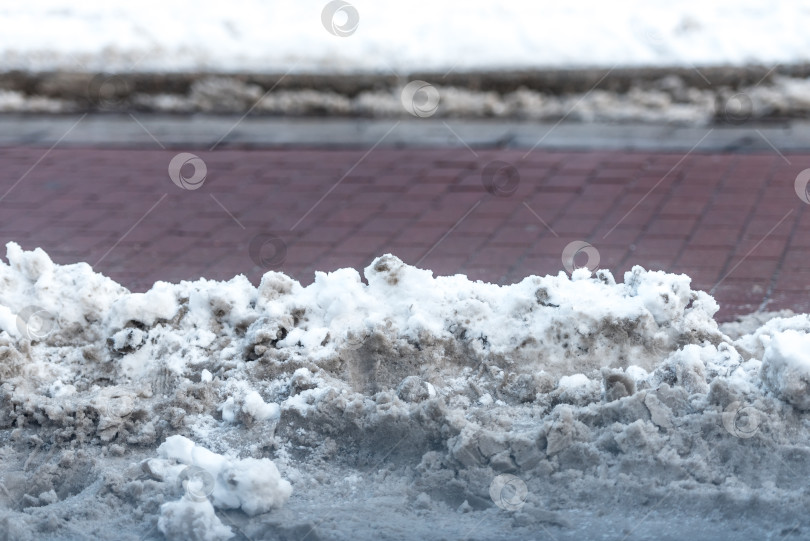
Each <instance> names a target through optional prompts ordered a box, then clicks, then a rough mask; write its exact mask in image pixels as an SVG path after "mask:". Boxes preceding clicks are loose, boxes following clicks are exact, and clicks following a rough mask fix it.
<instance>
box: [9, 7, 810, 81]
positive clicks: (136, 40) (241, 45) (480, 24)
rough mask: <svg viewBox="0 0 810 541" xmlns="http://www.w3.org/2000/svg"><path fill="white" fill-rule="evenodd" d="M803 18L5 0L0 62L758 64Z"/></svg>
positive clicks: (781, 11)
mask: <svg viewBox="0 0 810 541" xmlns="http://www.w3.org/2000/svg"><path fill="white" fill-rule="evenodd" d="M347 4H348V5H347ZM808 27H810V4H809V3H807V2H800V1H788V2H769V1H767V0H714V1H711V2H707V1H705V0H682V1H679V2H672V1H670V0H622V1H619V2H603V1H600V0H579V1H577V2H551V1H532V0H514V1H510V2H491V1H486V0H465V1H464V2H460V1H452V2H451V1H445V2H435V1H431V0H410V1H408V2H400V1H392V0H373V1H372V0H352V2H350V3H349V2H340V1H338V3H335V2H327V0H273V1H266V0H231V1H229V2H217V1H213V0H204V1H200V0H172V1H170V2H165V1H161V0H142V1H140V2H128V1H124V0H84V1H82V2H76V1H71V0H37V1H36V2H31V1H26V0H4V1H3V2H2V3H0V36H2V37H3V38H2V40H0V69H2V70H8V69H25V70H51V69H65V70H70V71H77V70H78V71H82V70H90V71H130V70H136V71H143V70H146V71H148V70H169V71H174V70H180V71H188V70H210V71H254V72H256V71H257V72H285V71H287V70H290V69H292V70H295V71H325V72H335V71H337V72H356V71H374V72H385V73H389V72H390V71H392V70H393V71H396V72H408V71H412V70H438V71H440V72H441V71H445V70H450V69H456V70H460V71H463V70H471V69H513V68H533V67H549V66H554V67H583V66H600V67H610V66H613V65H619V66H651V65H653V66H674V65H678V66H690V65H693V64H694V65H720V64H728V65H744V64H751V63H762V64H766V65H769V66H770V65H773V64H776V63H781V64H789V63H801V62H807V61H808V60H810V33H808V32H807V28H808Z"/></svg>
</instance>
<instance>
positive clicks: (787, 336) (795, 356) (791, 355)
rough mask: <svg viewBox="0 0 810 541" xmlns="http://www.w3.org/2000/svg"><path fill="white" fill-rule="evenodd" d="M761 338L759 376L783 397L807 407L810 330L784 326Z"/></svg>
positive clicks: (801, 406) (804, 407) (809, 407)
mask: <svg viewBox="0 0 810 541" xmlns="http://www.w3.org/2000/svg"><path fill="white" fill-rule="evenodd" d="M763 341H764V344H765V355H764V356H763V357H762V368H761V371H760V375H761V377H762V380H763V381H764V382H765V384H766V385H767V386H768V387H769V388H770V389H771V390H772V391H773V392H774V393H775V394H776V395H777V396H778V397H779V398H781V399H782V400H785V401H786V402H789V403H791V404H793V405H794V406H796V407H797V408H799V409H803V410H807V409H810V334H808V333H806V332H799V331H796V330H787V331H784V332H781V333H777V334H775V335H774V336H773V337H770V338H769V337H763Z"/></svg>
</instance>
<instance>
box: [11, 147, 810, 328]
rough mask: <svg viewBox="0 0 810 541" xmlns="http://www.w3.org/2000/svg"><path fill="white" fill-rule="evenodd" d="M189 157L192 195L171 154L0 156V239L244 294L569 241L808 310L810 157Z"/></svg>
mask: <svg viewBox="0 0 810 541" xmlns="http://www.w3.org/2000/svg"><path fill="white" fill-rule="evenodd" d="M189 151H190V152H193V153H195V154H196V155H198V156H199V157H200V158H201V159H202V160H203V161H204V163H205V165H206V167H207V178H206V179H205V181H204V184H203V185H202V187H201V188H200V189H196V190H183V189H180V188H178V187H177V186H175V184H173V183H172V181H171V180H170V178H169V175H168V166H169V163H170V161H171V160H172V158H173V157H174V156H175V155H176V154H177V153H178V152H179V151H178V150H177V149H174V150H121V149H107V150H103V149H91V148H61V147H57V148H55V149H53V150H51V151H48V150H47V148H42V147H16V148H2V149H0V213H1V214H2V220H0V241H2V242H3V243H5V242H8V241H12V240H13V241H16V242H19V243H20V244H21V245H22V246H23V247H24V248H26V249H32V248H35V247H37V246H39V247H42V248H43V249H45V250H46V251H47V252H48V253H49V254H50V255H51V256H52V257H53V258H54V260H55V261H57V262H59V263H73V262H77V261H87V262H88V263H90V264H91V265H93V267H94V268H95V269H96V270H97V271H99V272H102V273H104V274H107V275H109V276H111V277H112V278H114V279H115V280H118V281H120V282H121V283H123V284H124V285H126V286H127V287H130V288H131V289H134V290H145V289H146V288H148V287H149V286H150V284H151V283H152V282H154V281H155V280H167V281H176V280H181V279H195V278H198V277H200V276H205V277H207V278H213V279H228V278H230V277H232V276H234V275H235V274H239V273H243V274H245V275H247V276H248V277H249V278H250V279H251V280H252V281H253V282H254V283H258V280H259V278H260V277H261V275H262V274H263V273H264V272H265V271H266V270H267V268H273V269H276V270H281V271H284V272H286V273H288V274H290V275H291V276H293V277H295V278H296V279H298V280H300V281H302V282H303V283H309V282H311V281H312V279H313V272H314V271H316V270H321V271H331V270H334V269H337V268H341V267H354V268H357V269H362V268H363V267H364V266H366V265H367V264H368V263H369V262H370V261H371V260H372V259H373V258H374V257H375V256H377V255H380V254H383V253H386V252H391V253H393V254H395V255H397V256H398V257H400V258H402V259H403V260H404V261H406V262H407V263H410V264H414V265H418V266H420V267H423V268H428V269H432V270H433V271H434V272H435V273H436V274H452V273H459V272H460V273H465V274H467V275H468V276H469V277H470V278H471V279H478V280H486V281H492V282H496V283H501V284H506V283H511V282H514V281H518V280H520V279H521V278H523V277H525V276H527V275H530V274H546V273H557V272H559V271H561V270H563V262H562V253H563V250H564V249H565V247H566V246H567V245H568V244H569V243H570V242H572V241H577V240H582V241H587V242H589V243H590V244H592V245H593V246H594V247H595V248H596V249H597V250H598V253H599V256H600V263H599V267H601V268H607V269H610V270H611V271H613V272H614V274H615V275H616V276H617V279H619V280H621V278H622V273H623V272H625V271H626V270H628V269H629V268H631V267H632V266H633V265H636V264H639V265H642V266H645V267H647V268H653V269H663V270H666V271H668V272H677V273H687V274H689V275H690V276H692V278H693V284H694V286H695V287H697V288H700V289H705V290H707V291H708V290H713V294H714V295H715V297H716V298H717V300H718V301H719V302H720V303H721V306H722V310H721V314H720V317H721V319H729V318H731V317H733V316H735V315H739V314H744V313H748V312H751V311H755V310H757V309H760V308H762V309H767V310H775V309H781V308H792V309H795V310H802V311H809V310H810V291H808V289H810V282H809V281H808V278H809V277H810V237H808V236H807V235H804V234H803V232H804V231H806V230H807V228H808V226H810V214H808V212H807V210H806V206H807V205H806V204H805V203H803V202H802V201H801V200H800V199H799V197H797V195H796V192H795V189H794V181H795V179H796V177H797V175H798V174H799V172H801V171H802V170H803V169H805V168H810V153H807V154H801V155H799V154H784V155H781V156H780V155H779V154H777V153H776V152H774V151H770V152H764V153H754V154H745V155H737V154H723V153H711V154H709V153H701V152H691V153H685V152H682V151H678V152H628V151H594V150H591V151H582V152H576V151H556V150H549V149H537V150H534V151H532V152H530V153H529V154H528V155H526V154H527V150H526V149H521V150H491V149H490V150H481V149H467V148H447V149H441V150H425V149H415V148H407V149H392V148H382V147H380V148H376V149H374V150H373V151H369V149H367V148H366V149H360V150H314V149H288V150H260V149H256V150H232V149H224V150H220V149H216V150H213V151H206V150H199V149H197V150H195V149H192V150H189ZM493 160H500V161H503V162H507V163H509V164H512V165H513V166H514V167H515V169H516V170H517V172H518V174H519V178H520V181H519V183H518V185H517V189H516V191H515V192H514V193H512V194H511V195H509V194H508V193H501V194H500V195H493V194H491V193H489V192H487V191H486V190H485V188H484V183H483V182H482V171H483V170H484V168H485V166H486V165H487V164H489V163H490V162H492V161H493ZM189 167H190V166H186V168H185V169H183V172H184V175H186V177H188V176H191V172H193V171H191V172H189ZM513 178H514V177H513ZM506 188H508V186H506V187H504V186H500V189H501V191H502V192H508V189H506ZM498 189H499V188H498V187H497V186H496V189H495V191H496V192H497V191H498ZM3 194H5V195H3ZM257 235H264V236H263V237H258V239H257V237H256V236H257ZM254 239H255V240H254ZM252 241H253V244H252V245H251V242H252ZM580 258H582V259H583V261H580ZM576 262H577V264H584V256H582V255H580V256H578V258H577V260H576Z"/></svg>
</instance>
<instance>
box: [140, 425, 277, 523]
mask: <svg viewBox="0 0 810 541" xmlns="http://www.w3.org/2000/svg"><path fill="white" fill-rule="evenodd" d="M158 453H159V455H160V457H161V458H162V459H164V460H165V461H166V462H161V461H160V460H159V459H158V460H152V461H150V462H149V467H150V468H151V469H152V471H162V472H166V477H165V478H164V480H166V481H169V482H177V479H178V477H177V476H178V475H180V474H181V473H182V470H183V469H184V468H176V467H175V468H172V467H171V465H172V464H175V463H176V464H184V465H186V466H195V467H197V468H202V469H203V470H205V471H206V472H208V474H210V475H211V478H212V479H213V488H212V491H211V501H212V503H213V505H214V506H215V507H221V508H224V509H242V511H244V512H245V513H247V514H248V515H256V514H259V513H266V512H267V511H269V510H270V509H273V508H277V507H281V506H282V505H284V503H285V502H286V501H287V500H288V499H289V498H290V494H292V486H291V485H290V483H289V481H286V480H285V479H282V478H281V474H280V473H279V471H278V468H276V465H275V464H274V463H273V461H272V460H269V459H266V458H262V459H256V458H243V459H236V460H233V459H228V458H227V457H224V456H222V455H218V454H216V453H213V452H211V451H209V450H208V449H206V448H205V447H202V446H199V445H196V444H195V443H194V442H193V441H191V440H190V439H188V438H185V437H183V436H177V435H176V436H170V437H168V438H166V441H165V442H163V443H162V444H161V445H160V447H158ZM178 470H179V471H178Z"/></svg>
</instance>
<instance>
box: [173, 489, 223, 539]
mask: <svg viewBox="0 0 810 541" xmlns="http://www.w3.org/2000/svg"><path fill="white" fill-rule="evenodd" d="M158 529H159V530H160V531H161V533H163V535H165V536H166V537H167V538H168V539H171V540H174V539H177V540H192V541H220V540H224V539H230V538H232V537H233V532H232V531H231V529H230V528H229V527H228V526H225V525H224V524H223V523H222V521H220V520H219V517H217V515H216V513H215V512H214V506H213V505H211V502H209V501H208V500H203V501H194V500H191V499H188V498H186V497H185V496H184V497H183V499H181V500H178V501H176V502H168V503H164V504H163V505H161V506H160V518H159V519H158Z"/></svg>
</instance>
